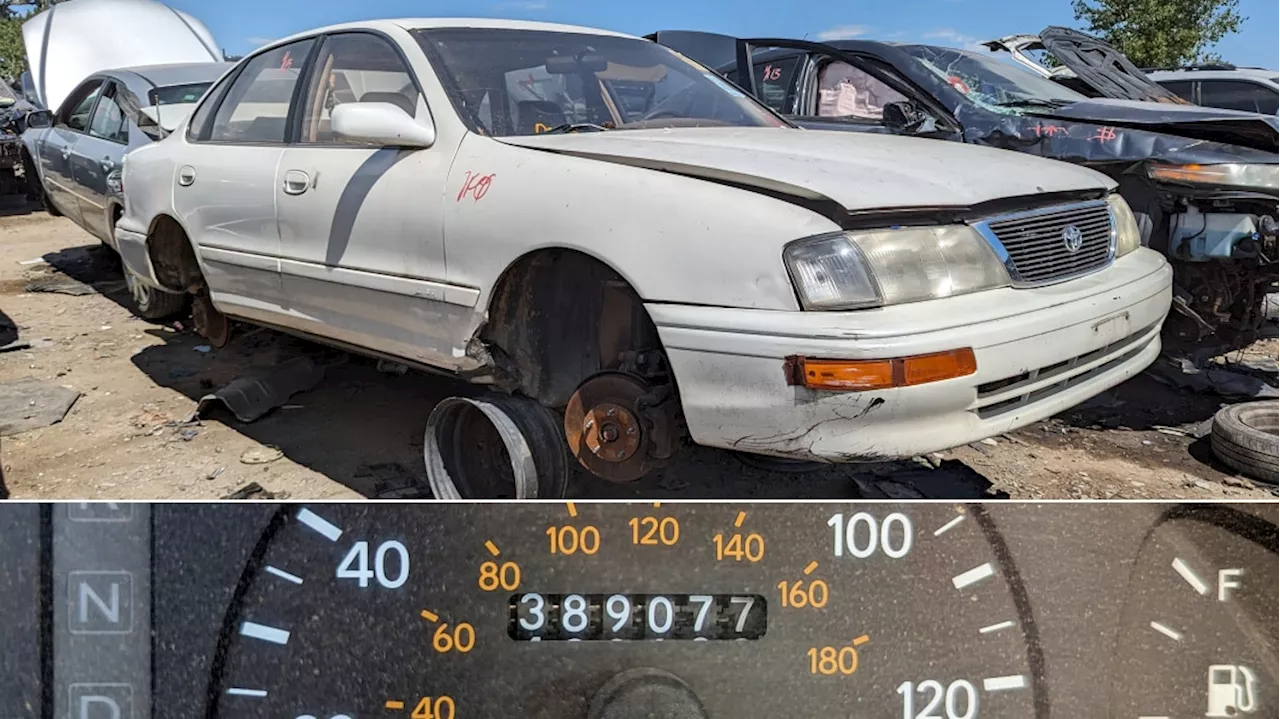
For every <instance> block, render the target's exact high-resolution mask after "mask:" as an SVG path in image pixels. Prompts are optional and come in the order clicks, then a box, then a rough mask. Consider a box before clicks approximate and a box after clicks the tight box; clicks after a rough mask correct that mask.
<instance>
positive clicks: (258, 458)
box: [240, 444, 284, 464]
mask: <svg viewBox="0 0 1280 719" xmlns="http://www.w3.org/2000/svg"><path fill="white" fill-rule="evenodd" d="M283 456H284V452H282V451H280V449H278V448H276V447H272V446H271V445H268V444H264V445H262V446H261V447H250V448H249V449H246V450H245V451H244V453H243V454H241V455H240V463H241V464H270V463H271V462H274V461H276V460H277V459H280V458H281V457H283Z"/></svg>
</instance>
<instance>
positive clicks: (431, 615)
mask: <svg viewBox="0 0 1280 719" xmlns="http://www.w3.org/2000/svg"><path fill="white" fill-rule="evenodd" d="M419 616H421V617H422V618H423V619H425V620H427V621H428V622H438V621H440V615H438V614H436V613H435V612H433V611H431V610H429V609H423V610H422V611H421V612H420V613H419Z"/></svg>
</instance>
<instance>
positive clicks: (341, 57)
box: [299, 33, 419, 142]
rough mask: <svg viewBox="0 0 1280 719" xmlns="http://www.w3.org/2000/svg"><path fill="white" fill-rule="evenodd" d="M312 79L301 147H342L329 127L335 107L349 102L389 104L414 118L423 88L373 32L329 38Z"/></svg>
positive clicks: (394, 53)
mask: <svg viewBox="0 0 1280 719" xmlns="http://www.w3.org/2000/svg"><path fill="white" fill-rule="evenodd" d="M314 67H315V70H314V71H312V73H311V76H310V77H309V78H308V87H307V94H306V99H305V100H304V101H303V103H302V135H301V137H300V140H299V141H300V142H338V141H341V138H337V137H335V136H334V134H333V131H332V130H331V129H330V127H329V117H330V114H331V113H332V112H333V108H335V107H337V106H338V105H341V104H343V103H347V102H387V103H391V104H392V105H395V106H396V107H398V108H400V109H401V110H404V112H405V114H406V115H409V116H410V117H415V116H417V113H418V98H419V94H418V88H417V87H416V86H415V85H414V84H413V76H412V75H410V74H409V68H408V67H407V66H406V65H405V63H404V59H403V58H401V57H400V54H399V53H397V52H396V50H395V48H394V47H393V46H392V45H391V43H389V42H387V41H386V40H384V39H382V38H380V37H378V36H377V35H371V34H369V33H343V34H340V35H332V36H330V37H328V38H325V40H324V44H323V45H322V46H321V47H320V53H319V54H318V55H317V56H316V61H315V65H314Z"/></svg>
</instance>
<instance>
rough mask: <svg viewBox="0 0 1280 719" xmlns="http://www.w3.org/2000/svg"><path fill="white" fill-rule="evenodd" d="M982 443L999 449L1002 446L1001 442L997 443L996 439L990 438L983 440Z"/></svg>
mask: <svg viewBox="0 0 1280 719" xmlns="http://www.w3.org/2000/svg"><path fill="white" fill-rule="evenodd" d="M982 443H983V444H985V445H987V446H988V447H998V446H1000V443H999V442H997V441H995V440H994V439H992V438H990V437H987V438H986V439H984V440H982Z"/></svg>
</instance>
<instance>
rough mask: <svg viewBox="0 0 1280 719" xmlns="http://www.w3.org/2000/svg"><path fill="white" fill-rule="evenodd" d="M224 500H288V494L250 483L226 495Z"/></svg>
mask: <svg viewBox="0 0 1280 719" xmlns="http://www.w3.org/2000/svg"><path fill="white" fill-rule="evenodd" d="M222 498H223V499H288V498H289V493H288V492H283V491H282V492H271V491H268V490H267V489H266V488H264V487H263V486H262V485H261V484H258V483H257V482H250V483H248V484H246V485H245V486H243V487H241V488H240V489H237V490H236V491H234V492H232V493H231V494H227V495H224V496H223V497H222Z"/></svg>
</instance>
